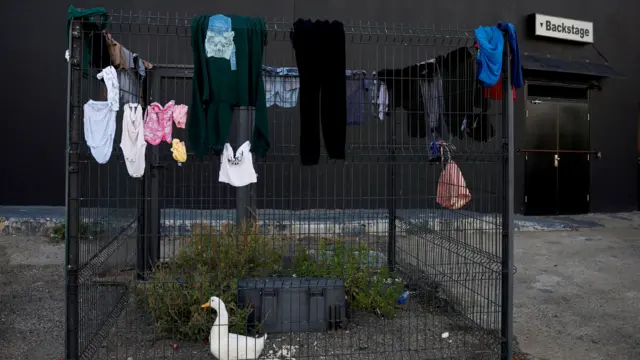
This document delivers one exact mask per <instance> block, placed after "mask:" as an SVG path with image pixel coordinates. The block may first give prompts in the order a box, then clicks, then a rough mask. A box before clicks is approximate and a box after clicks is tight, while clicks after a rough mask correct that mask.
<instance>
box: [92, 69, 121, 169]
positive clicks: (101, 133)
mask: <svg viewBox="0 0 640 360" xmlns="http://www.w3.org/2000/svg"><path fill="white" fill-rule="evenodd" d="M97 78H98V79H103V80H104V83H105V85H106V86H107V99H108V100H107V101H95V100H89V101H87V103H86V104H84V139H85V141H86V142H87V145H88V146H89V149H90V150H91V155H93V157H94V158H95V159H96V161H97V162H98V163H99V164H105V163H106V162H107V161H109V158H110V157H111V151H112V150H113V138H114V137H115V135H116V113H117V111H118V109H119V108H120V101H119V96H120V85H119V84H118V74H117V73H116V69H114V68H113V66H108V67H106V68H104V69H102V71H101V72H100V73H99V74H98V75H97Z"/></svg>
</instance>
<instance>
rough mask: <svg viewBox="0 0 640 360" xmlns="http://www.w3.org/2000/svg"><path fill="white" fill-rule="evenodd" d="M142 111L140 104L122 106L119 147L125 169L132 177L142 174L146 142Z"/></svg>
mask: <svg viewBox="0 0 640 360" xmlns="http://www.w3.org/2000/svg"><path fill="white" fill-rule="evenodd" d="M142 111H143V110H142V106H141V105H140V104H135V103H130V104H126V105H125V106H124V115H123V116H122V139H121V140H120V148H121V149H122V155H124V163H125V165H126V166H127V171H128V172H129V175H130V176H131V177H134V178H138V177H141V176H142V175H144V168H145V151H146V149H147V142H146V141H145V140H144V123H143V121H142Z"/></svg>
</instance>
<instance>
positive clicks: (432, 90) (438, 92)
mask: <svg viewBox="0 0 640 360" xmlns="http://www.w3.org/2000/svg"><path fill="white" fill-rule="evenodd" d="M420 89H421V90H422V98H423V99H424V102H425V104H424V107H425V110H426V114H425V115H426V117H427V124H428V126H429V131H430V132H431V133H432V134H433V133H435V132H438V133H439V134H442V133H443V132H442V129H441V126H442V124H441V117H442V111H443V110H444V94H443V92H442V76H440V70H439V69H437V68H436V69H434V71H433V76H431V77H429V78H428V79H427V80H423V81H422V83H421V86H420Z"/></svg>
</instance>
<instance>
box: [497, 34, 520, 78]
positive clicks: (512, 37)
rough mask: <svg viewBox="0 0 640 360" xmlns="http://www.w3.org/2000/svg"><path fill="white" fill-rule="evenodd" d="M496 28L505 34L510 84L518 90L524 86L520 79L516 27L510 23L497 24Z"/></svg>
mask: <svg viewBox="0 0 640 360" xmlns="http://www.w3.org/2000/svg"><path fill="white" fill-rule="evenodd" d="M498 28H499V29H500V30H502V31H506V32H507V40H508V41H509V46H510V49H511V84H512V85H513V86H514V87H515V88H516V89H519V88H521V87H522V86H523V85H524V81H523V79H522V64H521V63H520V46H519V45H518V34H517V33H516V27H515V26H513V24H512V23H502V22H501V23H498Z"/></svg>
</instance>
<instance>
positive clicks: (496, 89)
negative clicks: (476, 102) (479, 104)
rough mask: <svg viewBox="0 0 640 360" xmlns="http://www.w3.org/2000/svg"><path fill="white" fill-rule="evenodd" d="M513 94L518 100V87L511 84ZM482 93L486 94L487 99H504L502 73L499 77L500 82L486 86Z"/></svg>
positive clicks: (514, 98)
mask: <svg viewBox="0 0 640 360" xmlns="http://www.w3.org/2000/svg"><path fill="white" fill-rule="evenodd" d="M511 94H512V97H513V100H514V101H515V100H516V88H515V87H514V86H511ZM482 95H483V96H484V98H485V99H492V100H502V75H500V78H499V79H498V82H497V83H496V84H495V85H493V86H492V87H490V88H484V89H482Z"/></svg>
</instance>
